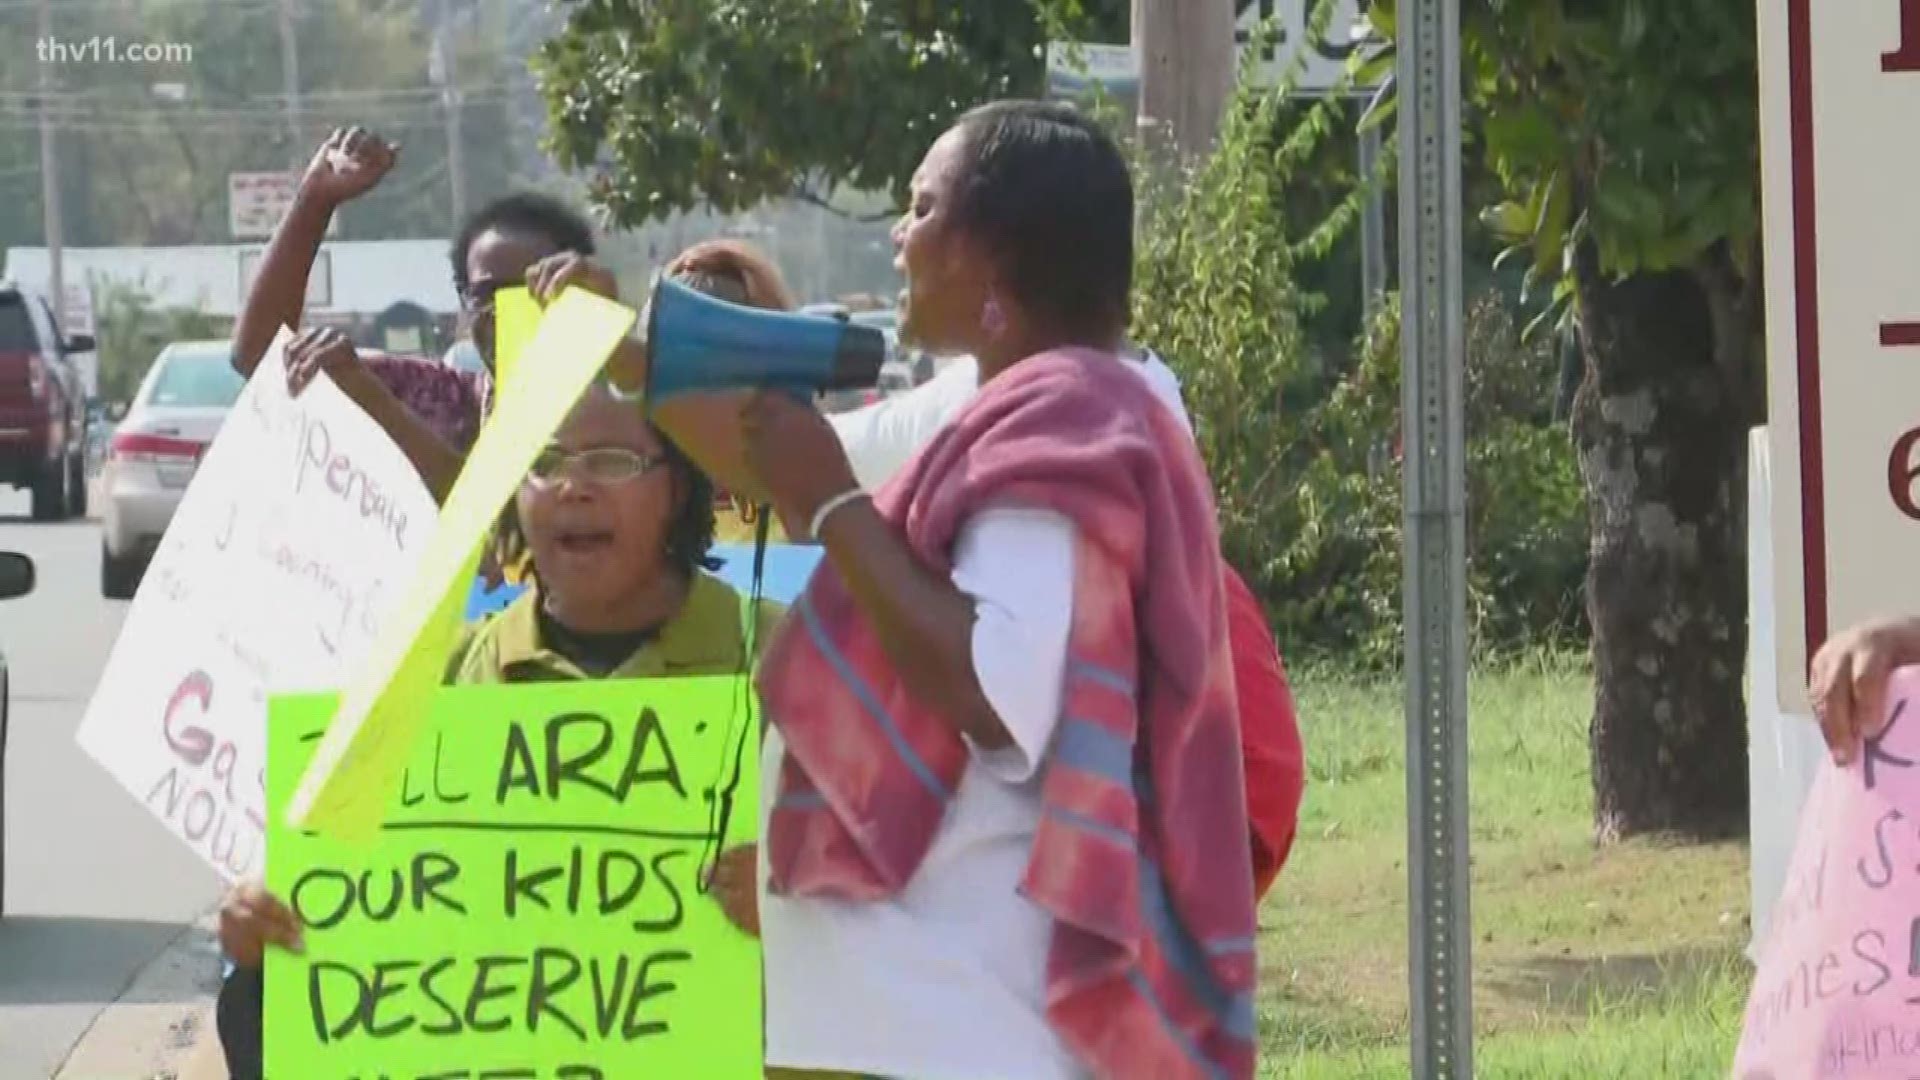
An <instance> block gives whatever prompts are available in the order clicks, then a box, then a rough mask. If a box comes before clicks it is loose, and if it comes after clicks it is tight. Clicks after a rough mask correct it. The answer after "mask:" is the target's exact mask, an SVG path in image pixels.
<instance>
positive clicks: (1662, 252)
mask: <svg viewBox="0 0 1920 1080" xmlns="http://www.w3.org/2000/svg"><path fill="white" fill-rule="evenodd" d="M1397 7H1398V0H1381V2H1377V3H1376V4H1375V5H1374V9H1373V15H1372V18H1373V21H1374V24H1375V25H1376V27H1378V28H1380V29H1381V30H1382V31H1383V32H1385V33H1386V34H1388V35H1389V36H1391V35H1392V34H1393V33H1394V31H1395V29H1396V10H1397ZM1461 38H1462V51H1463V59H1462V68H1463V83H1464V90H1465V94H1466V97H1467V101H1468V104H1469V106H1470V107H1471V109H1472V111H1473V113H1474V114H1475V115H1474V119H1475V125H1474V126H1475V127H1477V129H1478V134H1479V136H1480V146H1481V149H1482V150H1483V151H1484V154H1485V159H1486V162H1487V164H1488V165H1489V166H1490V168H1491V170H1492V173H1493V175H1494V176H1495V177H1497V178H1498V180H1499V182H1500V186H1501V189H1502V191H1501V198H1500V199H1499V200H1498V201H1497V202H1495V203H1493V204H1492V205H1489V206H1487V207H1485V208H1484V210H1483V212H1482V214H1481V221H1482V223H1483V224H1484V225H1486V226H1487V227H1488V228H1489V229H1490V230H1491V231H1492V232H1493V233H1494V234H1495V235H1496V236H1498V237H1500V238H1501V239H1503V240H1504V241H1506V242H1507V243H1508V244H1510V245H1511V247H1509V248H1508V250H1507V252H1506V253H1504V254H1503V255H1502V256H1501V258H1502V260H1503V261H1504V260H1507V259H1512V258H1521V257H1524V258H1525V259H1526V260H1527V261H1528V269H1527V281H1528V284H1529V286H1530V287H1531V288H1533V289H1542V290H1553V291H1554V294H1555V297H1556V299H1557V300H1559V301H1561V302H1562V303H1560V304H1558V305H1556V307H1555V310H1556V311H1560V312H1565V311H1567V310H1568V309H1567V307H1566V305H1565V303H1564V302H1565V301H1566V300H1568V299H1570V298H1571V295H1572V291H1573V288H1574V285H1575V274H1574V270H1575V257H1576V253H1577V252H1578V251H1579V250H1580V249H1581V246H1582V245H1583V244H1587V243H1591V244H1592V246H1593V249H1594V253H1595V255H1596V258H1597V267H1598V269H1599V271H1600V272H1601V273H1603V274H1606V275H1609V276H1611V277H1616V278H1617V277H1624V276H1626V275H1630V274H1636V273H1642V272H1655V271H1664V270H1676V269H1678V270H1697V271H1699V272H1701V273H1702V274H1704V275H1707V276H1708V279H1709V283H1710V285H1711V287H1714V288H1721V289H1724V290H1726V291H1727V299H1728V300H1729V302H1733V303H1740V302H1744V303H1746V305H1747V310H1745V311H1744V312H1743V314H1744V315H1746V316H1747V317H1749V318H1752V317H1753V316H1754V315H1755V314H1756V312H1754V311H1753V310H1752V305H1753V304H1754V303H1755V302H1756V300H1757V292H1756V289H1755V287H1754V284H1753V283H1754V282H1756V281H1757V273H1756V269H1757V263H1758V252H1759V217H1760V215H1759V206H1760V199H1759V147H1760V141H1759V128H1758V125H1759V113H1758V104H1757V92H1758V91H1757V67H1756V64H1757V58H1756V56H1757V54H1756V45H1755V37H1754V11H1753V5H1752V4H1750V3H1745V2H1742V0H1485V2H1484V3H1477V4H1467V5H1462V10H1461ZM1378 63H1379V64H1381V65H1383V67H1384V66H1385V65H1390V64H1391V63H1392V57H1391V55H1390V54H1389V55H1387V56H1385V57H1383V58H1382V59H1381V60H1380V61H1378Z"/></svg>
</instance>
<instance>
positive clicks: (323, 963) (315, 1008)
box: [307, 960, 367, 1046]
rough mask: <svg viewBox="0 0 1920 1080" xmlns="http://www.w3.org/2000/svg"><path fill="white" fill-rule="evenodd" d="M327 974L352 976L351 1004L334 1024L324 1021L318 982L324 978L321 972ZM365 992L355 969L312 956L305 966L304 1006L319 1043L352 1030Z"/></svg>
mask: <svg viewBox="0 0 1920 1080" xmlns="http://www.w3.org/2000/svg"><path fill="white" fill-rule="evenodd" d="M329 974H333V975H344V976H346V977H347V978H348V979H350V980H352V985H353V1008H351V1009H349V1010H347V1014H346V1017H345V1018H344V1019H342V1020H340V1021H339V1022H338V1023H337V1024H330V1023H328V1020H327V1017H328V1011H327V994H326V992H325V988H324V987H323V986H322V985H321V984H322V983H323V982H324V981H325V980H324V978H323V976H326V975H329ZM366 994H367V984H366V981H365V980H364V979H362V978H360V973H359V972H357V971H355V970H353V969H352V968H350V967H348V966H347V965H345V964H336V963H334V962H332V961H330V960H315V961H314V962H313V963H312V964H310V965H309V966H308V967H307V1008H308V1011H309V1012H310V1013H311V1014H312V1016H313V1033H314V1035H315V1037H317V1038H318V1039H319V1040H320V1043H321V1045H323V1046H324V1045H326V1044H327V1043H330V1042H337V1041H339V1040H341V1039H344V1038H346V1037H347V1036H348V1035H350V1034H352V1033H353V1029H354V1028H355V1027H357V1026H358V1025H359V1023H360V1018H361V1014H362V1012H363V1011H364V1009H365V1004H364V1002H365V1000H366Z"/></svg>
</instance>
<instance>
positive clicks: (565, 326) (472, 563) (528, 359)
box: [287, 289, 635, 840]
mask: <svg viewBox="0 0 1920 1080" xmlns="http://www.w3.org/2000/svg"><path fill="white" fill-rule="evenodd" d="M634 319H635V315H634V313H633V311H632V310H631V309H629V308H624V307H621V306H620V305H619V304H616V303H614V302H612V301H610V300H604V299H602V298H600V297H598V296H594V295H593V294H591V293H587V292H584V291H582V290H580V289H568V290H567V291H566V292H565V293H563V294H562V295H561V297H560V298H559V299H558V300H556V301H554V302H553V304H551V305H550V306H549V307H548V308H547V312H546V316H545V317H544V318H543V319H541V321H540V327H539V329H538V330H536V331H535V332H534V335H533V340H532V341H530V342H528V343H527V347H526V355H525V356H523V357H522V358H521V363H522V365H525V366H537V367H538V369H539V371H540V378H538V379H520V380H516V381H515V383H514V385H515V387H516V389H515V390H514V391H513V392H512V393H510V394H506V395H504V396H503V397H502V399H501V400H500V402H499V403H498V406H497V407H496V408H495V409H494V412H493V416H492V417H490V418H489V419H488V421H487V423H486V425H485V426H484V427H482V428H481V429H480V438H479V440H478V441H476V442H475V443H474V447H473V452H472V453H470V454H469V455H467V464H466V467H465V468H464V469H462V470H461V472H460V478H459V479H458V480H457V481H455V482H454V485H453V490H452V491H451V492H449V493H448V494H447V501H446V504H445V505H444V506H443V507H442V508H441V511H440V523H439V527H438V528H437V529H435V530H434V534H433V537H432V538H431V539H430V540H429V541H428V543H427V550H426V551H425V552H424V553H423V554H422V555H421V557H420V569H419V572H418V574H417V576H416V578H415V580H414V581H413V583H412V586H411V587H410V588H409V589H408V591H407V593H406V594H405V599H403V600H402V601H401V603H400V604H399V605H398V607H397V608H396V610H395V611H394V612H393V613H392V614H391V615H389V616H388V618H387V621H386V622H385V623H384V624H383V625H382V626H381V629H380V634H379V636H378V637H377V638H376V639H375V642H374V645H373V647H372V649H371V652H370V655H371V656H372V657H373V659H372V660H370V661H369V662H368V663H367V665H366V667H365V669H364V670H362V671H360V672H358V673H356V674H355V676H354V677H353V680H352V681H351V682H350V683H349V684H348V686H347V688H346V692H345V694H343V695H342V697H341V701H340V715H339V718H338V720H337V722H335V723H334V724H332V725H330V726H329V727H328V728H327V732H326V735H325V736H324V737H323V738H322V740H321V744H320V746H319V747H318V748H316V749H315V750H314V754H313V758H312V760H311V762H310V763H309V765H308V767H307V770H306V774H305V775H303V776H302V777H301V778H300V782H299V784H298V785H297V786H295V787H294V788H293V789H292V790H293V794H292V796H291V800H290V802H289V804H288V807H287V817H288V820H290V821H292V822H294V823H296V824H298V825H301V826H302V827H306V828H312V829H318V830H322V831H325V832H328V833H331V834H332V835H335V836H340V837H345V838H352V839H359V840H365V839H368V838H370V837H371V836H373V834H374V832H375V831H376V830H377V829H378V827H379V823H380V820H381V816H382V815H383V814H384V813H385V812H386V810H387V807H388V804H389V803H390V802H391V801H392V799H393V795H394V790H395V786H396V784H395V781H396V780H397V779H398V777H399V774H400V769H401V768H402V766H404V765H405V763H406V761H407V759H408V757H409V756H410V755H411V754H412V753H413V748H414V743H415V741H416V739H417V738H418V736H419V734H420V729H419V724H420V722H421V721H423V720H424V718H425V716H426V710H425V709H423V708H421V707H420V703H421V702H422V701H423V700H425V698H426V696H427V695H428V694H430V693H431V692H432V688H433V687H434V686H436V685H438V683H439V681H440V677H441V675H442V671H441V667H442V665H443V664H444V663H445V660H446V656H447V650H448V648H449V647H450V645H451V643H452V635H453V633H454V631H455V630H456V629H457V628H458V625H459V619H460V615H461V613H462V611H463V610H464V605H465V603H466V595H467V590H468V589H469V588H470V587H471V585H472V582H473V575H474V573H475V569H476V567H477V566H478V565H479V559H480V551H481V542H482V541H483V540H484V539H485V538H486V536H487V534H488V531H489V530H490V529H492V528H493V523H494V521H495V519H496V517H497V516H498V515H499V513H500V508H501V507H502V506H503V505H505V504H506V501H507V499H508V498H509V497H511V496H512V494H513V492H514V491H515V490H516V489H517V488H518V487H519V486H520V482H521V480H522V479H523V478H524V477H525V476H526V475H527V469H528V467H529V466H531V465H532V464H533V459H534V458H535V457H536V456H538V455H539V453H540V451H541V449H542V448H543V447H545V446H546V444H547V439H548V437H549V436H551V435H552V434H553V432H554V429H556V428H558V427H559V426H560V423H561V421H563V420H565V419H566V417H567V414H568V413H569V412H571V411H572V409H573V407H574V405H575V404H576V403H578V402H579V400H580V395H581V394H582V393H584V392H585V391H586V389H587V386H588V385H589V384H590V383H591V382H592V381H593V378H594V376H596V375H597V374H599V372H600V369H601V367H602V366H603V365H604V364H605V363H606V360H607V357H608V356H610V355H611V354H612V353H613V350H614V348H615V346H617V345H618V344H619V342H620V339H621V338H622V337H624V336H625V334H626V332H627V328H628V327H630V326H632V325H633V321H634ZM522 383H524V384H525V385H524V386H522V385H521V384H522Z"/></svg>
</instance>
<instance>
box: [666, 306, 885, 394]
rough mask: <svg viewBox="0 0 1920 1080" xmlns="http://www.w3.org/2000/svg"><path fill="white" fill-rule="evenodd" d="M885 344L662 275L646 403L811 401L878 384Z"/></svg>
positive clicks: (867, 330)
mask: <svg viewBox="0 0 1920 1080" xmlns="http://www.w3.org/2000/svg"><path fill="white" fill-rule="evenodd" d="M886 359H887V340H886V337H885V335H883V334H882V333H881V332H880V331H879V330H876V329H874V328H873V327H870V326H855V325H852V324H850V323H844V322H841V321H840V320H838V319H835V318H832V317H829V316H822V315H797V314H794V313H792V312H786V311H768V310H765V309H763V308H755V307H747V306H745V305H742V304H730V303H728V302H727V301H725V300H717V299H715V298H713V297H711V296H708V295H707V294H705V293H703V292H700V291H698V290H695V289H690V288H688V287H687V286H685V285H682V284H680V283H679V282H676V281H671V280H668V279H667V278H665V277H662V278H661V279H660V280H659V281H657V282H655V283H654V286H653V302H652V303H651V305H649V313H648V316H647V399H648V401H649V402H651V403H653V404H656V405H657V404H659V403H660V402H662V401H664V400H666V399H668V398H671V397H674V396H676V395H679V394H689V393H701V392H713V391H727V390H784V391H786V392H788V393H791V394H795V395H798V396H811V395H813V394H817V393H821V392H823V391H829V390H859V389H864V388H867V387H871V386H875V385H877V384H878V383H879V381H880V365H881V364H883V363H885V362H886Z"/></svg>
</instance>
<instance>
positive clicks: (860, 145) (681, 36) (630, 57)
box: [536, 0, 1128, 225]
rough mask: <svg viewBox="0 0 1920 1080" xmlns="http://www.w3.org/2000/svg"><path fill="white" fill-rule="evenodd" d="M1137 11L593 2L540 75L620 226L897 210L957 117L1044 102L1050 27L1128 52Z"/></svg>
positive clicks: (731, 0) (556, 131)
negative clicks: (885, 205)
mask: <svg viewBox="0 0 1920 1080" xmlns="http://www.w3.org/2000/svg"><path fill="white" fill-rule="evenodd" d="M1127 13H1128V8H1127V3H1126V0H1042V2H1038V3H1036V2H1034V0H993V2H985V0H981V2H975V3H964V4H956V3H941V2H937V0H652V2H649V3H645V4H634V3H622V2H618V0H584V2H582V3H580V4H578V5H575V6H574V7H573V10H572V16H571V18H570V19H569V20H568V23H567V27H566V29H565V31H564V32H563V33H562V34H560V35H559V36H558V37H557V38H555V39H554V40H552V41H550V42H549V43H548V44H547V46H546V48H545V49H544V50H543V52H542V55H541V57H540V60H539V62H538V63H537V65H536V69H537V70H538V72H539V74H540V76H541V82H542V84H543V86H544V90H545V93H546V95H547V100H548V110H549V113H550V116H551V119H552V122H553V137H552V149H553V150H554V152H555V154H556V156H557V157H558V158H559V161H560V163H561V164H562V165H563V166H565V167H567V168H569V169H573V170H577V171H581V172H585V173H589V174H591V177H592V180H591V186H592V189H593V192H594V196H595V198H596V199H597V200H598V201H599V202H600V203H602V204H603V205H605V206H606V207H607V208H608V209H609V210H610V211H611V212H612V214H613V217H614V218H615V219H616V220H617V221H619V222H620V223H622V224H626V225H638V224H640V223H642V222H645V221H648V220H651V219H655V218H659V217H664V216H666V215H668V214H670V213H673V212H675V211H685V210H691V209H693V208H695V207H698V206H702V205H706V206H711V207H712V208H714V209H716V210H719V211H722V212H731V211H736V210H742V209H747V208H750V207H753V206H755V205H758V204H759V203H761V202H764V201H767V200H770V199H780V198H801V199H808V200H813V201H824V200H825V199H826V198H827V196H828V195H829V194H830V192H831V191H832V190H833V188H835V187H837V186H840V185H847V186H851V187H853V188H857V189H861V190H869V191H884V192H889V193H892V194H894V195H896V196H898V195H899V194H900V193H901V192H903V191H904V189H905V186H906V183H907V180H908V179H909V178H910V177H911V176H912V174H913V170H914V168H915V167H916V166H917V165H918V164H919V162H920V157H921V155H922V154H924V153H925V152H926V149H927V146H928V145H929V144H931V143H932V142H933V140H934V139H935V138H936V137H938V136H939V134H940V133H941V132H942V131H944V130H945V129H946V127H947V126H948V125H949V124H950V123H951V122H952V121H953V119H954V117H955V116H957V115H958V114H959V113H960V112H961V111H963V110H964V109H966V108H968V107H969V106H972V105H976V104H978V103H980V102H982V101H987V100H990V99H992V98H1000V97H1008V96H1032V95H1034V94H1037V93H1039V92H1040V90H1041V88H1042V84H1043V78H1044V67H1043V55H1044V45H1045V43H1046V41H1047V39H1048V37H1049V34H1048V33H1047V29H1046V27H1047V26H1048V25H1054V26H1057V27H1061V28H1067V29H1069V30H1070V32H1072V33H1074V34H1075V35H1076V36H1079V37H1081V38H1084V39H1092V40H1102V41H1125V40H1126V39H1127Z"/></svg>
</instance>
